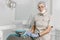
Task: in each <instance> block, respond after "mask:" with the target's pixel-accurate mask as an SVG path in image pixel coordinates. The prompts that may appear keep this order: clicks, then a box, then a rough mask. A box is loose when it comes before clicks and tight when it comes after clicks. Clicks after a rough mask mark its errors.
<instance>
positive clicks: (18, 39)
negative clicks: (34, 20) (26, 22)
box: [7, 30, 34, 40]
mask: <svg viewBox="0 0 60 40" xmlns="http://www.w3.org/2000/svg"><path fill="white" fill-rule="evenodd" d="M25 32H26V30H17V31H15V34H10V35H9V36H8V37H7V40H34V39H33V38H32V37H29V36H24V35H23V34H24V33H25Z"/></svg>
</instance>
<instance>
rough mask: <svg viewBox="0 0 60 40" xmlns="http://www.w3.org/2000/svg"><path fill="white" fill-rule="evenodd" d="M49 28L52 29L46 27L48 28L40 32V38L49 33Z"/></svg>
mask: <svg viewBox="0 0 60 40" xmlns="http://www.w3.org/2000/svg"><path fill="white" fill-rule="evenodd" d="M51 28H52V27H51V26H48V28H47V29H46V30H45V31H43V32H40V37H41V36H44V35H46V34H48V33H49V32H50V31H51Z"/></svg>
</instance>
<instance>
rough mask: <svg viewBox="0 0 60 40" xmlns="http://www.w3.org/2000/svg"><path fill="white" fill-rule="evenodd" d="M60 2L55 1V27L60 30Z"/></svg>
mask: <svg viewBox="0 0 60 40" xmlns="http://www.w3.org/2000/svg"><path fill="white" fill-rule="evenodd" d="M59 4H60V0H53V16H54V27H55V28H56V29H60V5H59Z"/></svg>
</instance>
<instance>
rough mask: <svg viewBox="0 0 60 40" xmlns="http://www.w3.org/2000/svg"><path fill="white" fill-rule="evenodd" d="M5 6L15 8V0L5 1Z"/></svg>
mask: <svg viewBox="0 0 60 40" xmlns="http://www.w3.org/2000/svg"><path fill="white" fill-rule="evenodd" d="M7 6H8V7H9V8H15V7H16V2H15V1H12V0H8V1H7Z"/></svg>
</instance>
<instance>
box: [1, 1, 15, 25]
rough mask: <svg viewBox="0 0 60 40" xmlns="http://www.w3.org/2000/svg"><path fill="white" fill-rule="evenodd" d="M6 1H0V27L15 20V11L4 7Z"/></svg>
mask: <svg viewBox="0 0 60 40" xmlns="http://www.w3.org/2000/svg"><path fill="white" fill-rule="evenodd" d="M6 2H7V0H0V25H7V24H12V22H13V21H14V20H15V19H14V18H15V9H10V8H8V7H7V5H6Z"/></svg>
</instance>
